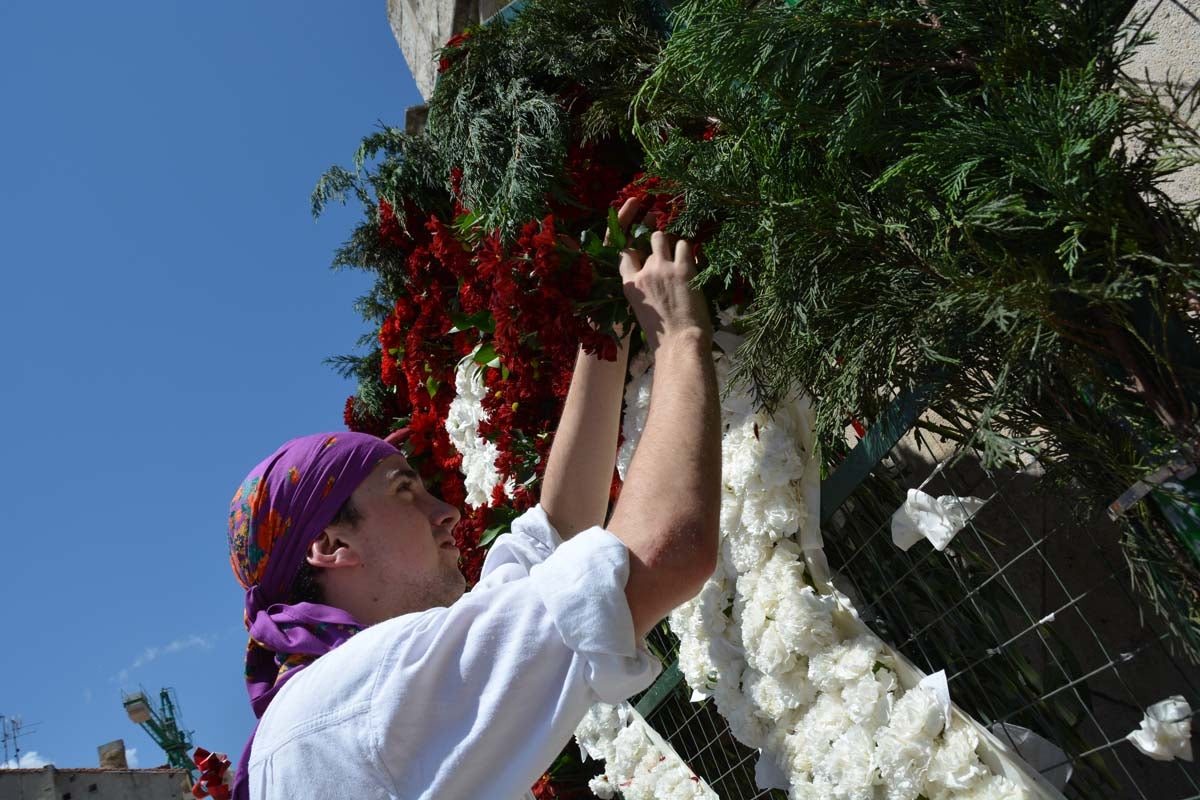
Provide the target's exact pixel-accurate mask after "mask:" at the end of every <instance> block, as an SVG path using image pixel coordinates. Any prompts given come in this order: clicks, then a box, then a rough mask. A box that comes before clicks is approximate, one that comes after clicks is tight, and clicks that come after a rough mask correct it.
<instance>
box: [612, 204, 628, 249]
mask: <svg viewBox="0 0 1200 800" xmlns="http://www.w3.org/2000/svg"><path fill="white" fill-rule="evenodd" d="M625 245H626V238H625V231H623V230H621V222H620V220H618V219H617V210H616V209H615V208H610V209H609V210H608V246H609V247H615V248H617V249H618V250H624V249H625Z"/></svg>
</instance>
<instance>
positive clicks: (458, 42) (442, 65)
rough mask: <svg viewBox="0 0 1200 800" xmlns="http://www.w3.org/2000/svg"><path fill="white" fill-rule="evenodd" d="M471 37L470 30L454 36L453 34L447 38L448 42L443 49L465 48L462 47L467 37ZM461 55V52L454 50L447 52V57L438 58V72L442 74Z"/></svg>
mask: <svg viewBox="0 0 1200 800" xmlns="http://www.w3.org/2000/svg"><path fill="white" fill-rule="evenodd" d="M470 38H471V32H470V31H463V32H462V33H456V34H454V35H453V36H451V37H450V38H449V39H447V40H446V44H445V46H444V48H443V50H460V49H465V48H462V45H463V43H464V42H466V41H467V39H470ZM459 55H460V52H453V53H447V54H446V57H445V58H439V59H438V73H439V74H440V73H443V72H445V71H446V70H448V69H450V64H451V62H452V61H453V60H454V59H455V58H457V57H458V56H459Z"/></svg>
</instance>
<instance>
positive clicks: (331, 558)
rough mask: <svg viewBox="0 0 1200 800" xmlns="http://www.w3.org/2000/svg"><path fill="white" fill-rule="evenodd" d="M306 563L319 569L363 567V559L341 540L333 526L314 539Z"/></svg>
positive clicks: (347, 543) (309, 547)
mask: <svg viewBox="0 0 1200 800" xmlns="http://www.w3.org/2000/svg"><path fill="white" fill-rule="evenodd" d="M305 561H307V562H308V563H309V564H311V565H312V566H314V567H317V568H319V569H332V568H336V567H358V566H361V565H362V557H361V556H360V555H359V554H358V551H356V550H355V549H354V547H353V546H352V545H351V544H350V543H349V542H347V541H346V540H345V539H342V538H340V537H339V536H338V535H337V534H336V532H335V531H334V530H333V527H332V526H331V527H328V528H326V529H325V530H323V531H321V535H320V536H318V537H317V538H316V539H313V541H312V544H310V545H309V546H308V555H307V556H306V558H305Z"/></svg>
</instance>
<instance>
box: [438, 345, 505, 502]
mask: <svg viewBox="0 0 1200 800" xmlns="http://www.w3.org/2000/svg"><path fill="white" fill-rule="evenodd" d="M454 388H455V396H454V399H453V400H451V401H450V409H449V411H448V412H447V414H446V433H447V434H448V435H449V438H450V443H451V444H452V445H454V449H455V450H457V451H458V453H459V454H460V455H461V456H462V467H461V470H462V473H463V484H464V486H465V488H466V490H467V498H466V499H467V504H468V505H470V506H472V507H474V508H479V507H481V506H487V505H491V502H492V493H493V491H495V489H496V487H497V486H498V485H499V484H500V471H499V470H497V469H496V458H497V457H498V456H499V455H500V449H499V448H498V447H496V444H495V442H489V441H488V440H487V439H484V438H483V437H482V436H480V435H479V423H480V422H482V421H483V420H486V419H487V412H486V411H484V409H483V397H484V395H485V394H486V393H487V388H486V387H485V386H484V383H483V368H482V367H481V366H479V365H478V364H476V363H475V362H474V361H473V360H472V359H471V358H469V357H468V358H465V359H463V360H462V361H461V362H459V364H458V368H457V369H456V370H455V372H454ZM504 491H505V493H506V494H507V495H508V496H509V497H511V496H512V494H513V492H515V491H516V483H515V482H514V481H513V480H512V479H511V478H510V479H509V480H508V481H506V482H505V484H504Z"/></svg>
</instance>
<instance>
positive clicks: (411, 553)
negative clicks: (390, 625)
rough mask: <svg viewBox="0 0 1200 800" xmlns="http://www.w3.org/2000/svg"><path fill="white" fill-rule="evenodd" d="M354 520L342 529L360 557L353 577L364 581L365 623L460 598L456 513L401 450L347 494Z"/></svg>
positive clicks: (462, 583) (462, 581)
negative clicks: (349, 527) (369, 610)
mask: <svg viewBox="0 0 1200 800" xmlns="http://www.w3.org/2000/svg"><path fill="white" fill-rule="evenodd" d="M351 500H352V501H353V504H354V506H355V508H356V509H357V510H358V512H359V516H360V519H359V521H358V524H357V525H355V526H354V528H353V530H352V531H351V532H348V533H347V534H346V536H347V538H348V539H350V541H351V542H352V543H353V545H354V548H355V550H357V551H358V554H359V556H360V558H361V560H362V566H361V573H360V575H358V576H355V580H356V581H358V580H364V581H366V582H367V584H366V586H367V587H368V589H369V591H368V596H367V599H368V600H369V602H370V605H371V608H372V609H373V610H376V611H378V613H377V614H372V616H374V617H375V619H373V620H370V621H369V622H368V620H362V621H363V622H367V623H368V624H370V623H371V622H379V621H382V620H384V619H391V618H392V617H396V616H399V615H401V614H407V613H410V612H413V611H424V610H425V609H428V608H434V607H437V606H448V605H450V604H451V603H453V602H454V601H455V600H457V599H458V598H460V597H462V594H463V591H464V590H465V589H466V579H465V578H463V575H462V573H461V572H460V571H459V569H458V548H456V547H455V546H454V538H453V537H452V536H451V533H450V532H451V530H452V529H453V528H454V526H455V525H456V524H457V523H458V520H459V517H460V514H459V512H458V510H457V509H455V508H454V507H453V506H450V505H447V504H446V503H443V502H442V501H441V500H440V499H438V498H436V497H434V496H433V495H432V494H430V493H429V492H428V491H427V490H426V489H425V486H424V484H423V483H422V482H421V478H420V477H419V476H418V475H417V473H416V472H414V471H413V469H412V468H411V467H410V466H409V465H408V462H407V461H406V460H405V458H404V456H402V455H399V454H397V455H394V456H389V457H388V458H385V459H384V460H383V461H381V462H380V463H379V465H378V466H376V467H375V469H374V470H373V471H372V472H371V474H370V475H368V476H367V478H366V480H364V481H363V482H362V483H361V484H360V485H359V487H358V488H357V489H355V490H354V494H353V495H352V496H351Z"/></svg>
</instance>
